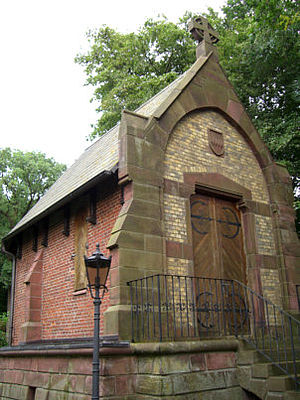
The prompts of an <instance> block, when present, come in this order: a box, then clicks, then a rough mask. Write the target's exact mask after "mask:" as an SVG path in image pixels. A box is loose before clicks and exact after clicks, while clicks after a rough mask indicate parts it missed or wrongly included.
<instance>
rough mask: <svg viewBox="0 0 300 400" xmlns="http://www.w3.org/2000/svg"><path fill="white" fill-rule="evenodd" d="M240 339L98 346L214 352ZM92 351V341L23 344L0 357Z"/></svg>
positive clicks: (120, 350) (141, 351)
mask: <svg viewBox="0 0 300 400" xmlns="http://www.w3.org/2000/svg"><path fill="white" fill-rule="evenodd" d="M238 347H239V341H238V340H237V339H235V338H226V339H208V340H199V341H185V342H183V341H182V342H161V343H159V342H155V343H129V342H125V341H124V342H115V343H113V342H110V343H109V342H103V343H102V345H101V347H100V354H101V355H102V356H108V355H148V354H152V355H155V354H160V355H161V354H180V353H199V352H216V351H236V350H237V349H238ZM92 353H93V343H92V342H85V343H81V344H79V343H73V344H72V343H70V344H64V345H62V344H60V345H58V344H57V345H55V344H51V345H49V344H48V345H45V344H44V345H43V344H40V345H38V344H36V345H33V344H31V345H28V344H27V345H23V346H12V347H2V348H1V349H0V357H26V356H37V357H41V356H76V355H86V356H90V355H92Z"/></svg>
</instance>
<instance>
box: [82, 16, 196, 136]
mask: <svg viewBox="0 0 300 400" xmlns="http://www.w3.org/2000/svg"><path fill="white" fill-rule="evenodd" d="M185 22H186V19H182V20H181V21H180V23H179V25H176V24H173V23H172V22H168V21H167V20H166V18H165V17H163V18H160V19H158V20H157V21H154V20H152V19H148V20H147V21H146V22H145V23H144V25H143V26H142V27H141V29H140V30H139V31H138V32H137V33H129V34H123V33H119V32H116V31H115V30H113V29H111V28H109V27H107V26H103V27H101V28H100V29H99V30H98V31H89V32H88V33H87V38H88V41H89V43H90V50H89V51H88V52H87V53H86V54H80V55H78V56H77V57H76V59H75V62H76V63H78V64H80V65H82V66H84V68H85V73H86V74H87V82H86V84H87V85H92V86H93V87H95V91H94V95H93V99H92V100H93V101H97V103H98V104H99V106H98V108H97V111H98V112H99V113H101V117H100V119H99V120H98V121H97V122H96V124H95V125H93V128H94V130H93V132H92V133H91V135H90V139H93V138H94V137H96V136H99V135H101V134H103V133H105V132H106V131H107V130H109V129H110V128H111V127H113V126H114V125H115V124H116V123H117V122H118V121H119V120H120V115H121V111H122V109H124V108H127V109H130V110H135V109H136V108H137V107H138V106H139V105H141V104H142V103H144V102H145V101H146V100H148V99H149V98H151V97H152V96H154V95H155V94H156V93H157V92H159V91H160V90H161V89H163V88H164V87H165V86H166V85H168V84H169V83H171V82H172V81H173V80H174V79H176V78H177V77H178V76H179V75H181V74H182V73H183V72H184V71H186V70H187V69H188V68H189V66H190V65H191V64H192V63H193V62H194V61H195V51H194V47H195V46H194V41H193V40H192V39H191V37H190V35H189V33H188V31H187V30H186V29H182V26H183V25H184V24H185Z"/></svg>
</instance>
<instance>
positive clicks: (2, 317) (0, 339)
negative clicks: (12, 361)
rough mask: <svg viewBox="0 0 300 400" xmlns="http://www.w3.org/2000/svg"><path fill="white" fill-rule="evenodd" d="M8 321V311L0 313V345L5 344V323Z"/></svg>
mask: <svg viewBox="0 0 300 400" xmlns="http://www.w3.org/2000/svg"><path fill="white" fill-rule="evenodd" d="M7 321H8V313H6V312H5V313H1V314H0V347H3V346H7V340H6V324H7Z"/></svg>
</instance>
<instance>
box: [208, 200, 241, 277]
mask: <svg viewBox="0 0 300 400" xmlns="http://www.w3.org/2000/svg"><path fill="white" fill-rule="evenodd" d="M215 204H216V215H217V236H218V238H219V241H220V252H221V255H220V258H221V265H220V269H221V277H222V278H224V279H237V280H239V281H241V282H245V259H244V254H243V236H242V227H241V216H240V212H239V210H238V209H237V207H236V204H235V203H233V202H230V201H228V200H223V199H215Z"/></svg>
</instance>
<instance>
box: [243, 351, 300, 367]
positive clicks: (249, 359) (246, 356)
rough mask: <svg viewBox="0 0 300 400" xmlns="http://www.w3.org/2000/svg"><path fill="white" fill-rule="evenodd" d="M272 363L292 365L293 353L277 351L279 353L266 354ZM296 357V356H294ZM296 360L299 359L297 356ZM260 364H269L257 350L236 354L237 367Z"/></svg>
mask: <svg viewBox="0 0 300 400" xmlns="http://www.w3.org/2000/svg"><path fill="white" fill-rule="evenodd" d="M266 354H267V355H269V356H270V357H271V358H272V359H273V360H274V362H276V363H278V364H279V363H282V364H284V363H285V362H286V361H288V362H290V363H292V361H293V352H292V351H291V350H286V351H279V352H272V353H268V352H266ZM296 356H298V354H296ZM298 360H300V357H299V356H298ZM262 362H270V360H268V358H267V357H266V356H264V355H263V354H261V353H260V352H259V351H258V350H255V349H253V348H252V349H251V350H240V351H239V353H238V364H239V365H246V364H253V363H262Z"/></svg>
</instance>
